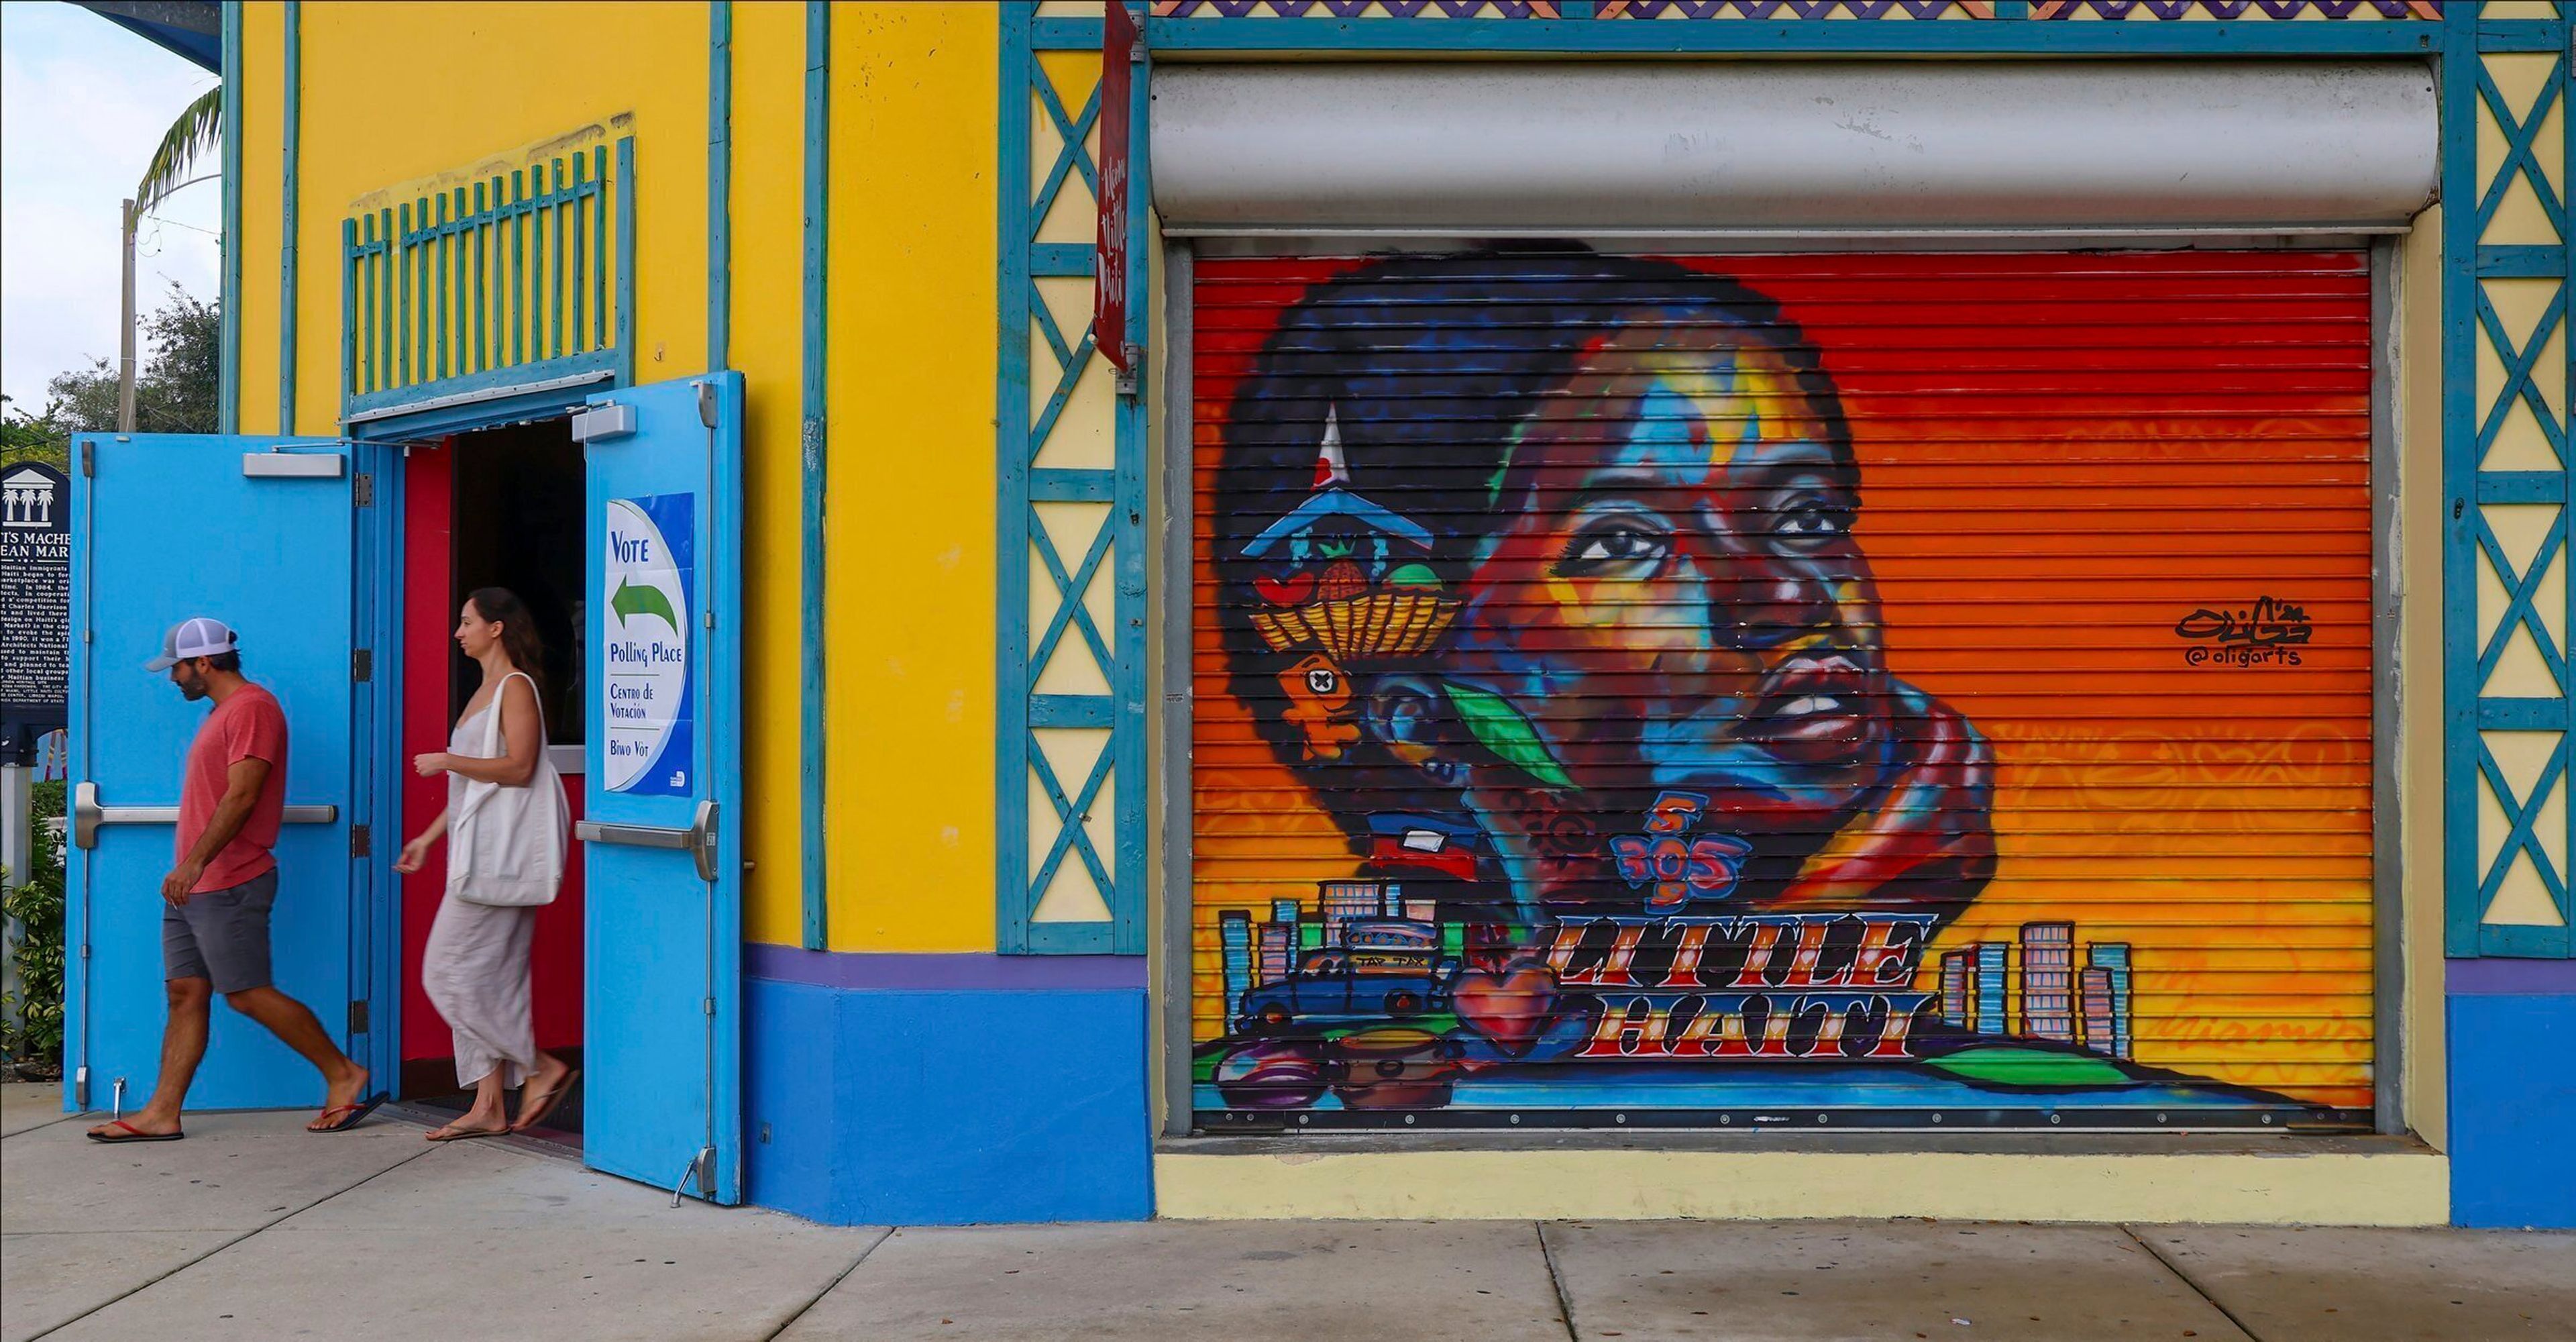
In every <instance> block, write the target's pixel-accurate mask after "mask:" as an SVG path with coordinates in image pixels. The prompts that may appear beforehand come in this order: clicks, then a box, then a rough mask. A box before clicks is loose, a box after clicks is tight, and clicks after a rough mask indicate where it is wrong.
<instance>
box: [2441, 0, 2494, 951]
mask: <svg viewBox="0 0 2576 1342" xmlns="http://www.w3.org/2000/svg"><path fill="white" fill-rule="evenodd" d="M2474 8H2475V7H2474V6H2462V7H2461V11H2468V10H2473V9H2474ZM2474 24H2475V15H2474V14H2473V13H2469V12H2460V11H2455V12H2453V13H2451V14H2450V15H2449V16H2448V17H2447V19H2446V21H2445V25H2444V26H2445V39H2444V40H2445V44H2446V45H2445V47H2444V50H2443V55H2442V104H2443V106H2442V198H2443V199H2444V200H2445V201H2449V202H2453V203H2452V204H2451V205H2450V206H2449V207H2448V208H2446V209H2444V210H2443V212H2442V492H2443V494H2444V495H2445V496H2446V497H2447V498H2448V499H2449V506H2448V508H2447V509H2446V510H2445V512H2444V522H2443V530H2442V777H2443V784H2444V785H2443V788H2442V816H2443V832H2444V834H2445V835H2446V836H2447V837H2446V842H2445V847H2444V851H2443V855H2442V888H2443V892H2444V897H2443V941H2444V949H2445V951H2446V952H2447V953H2448V954H2450V955H2453V956H2462V955H2475V954H2477V946H2478V920H2479V916H2480V914H2481V913H2482V912H2483V907H2484V906H2482V905H2480V904H2479V903H2478V902H2477V899H2476V891H2477V888H2478V876H2479V873H2478V870H2477V841H2476V836H2477V823H2478V810H2477V789H2478V782H2477V773H2478V759H2479V756H2480V755H2481V754H2483V753H2484V751H2483V748H2482V747H2481V746H2480V744H2479V739H2478V722H2477V701H2478V685H2477V683H2476V681H2475V680H2474V679H2473V678H2472V675H2471V667H2473V666H2474V664H2475V663H2474V654H2472V653H2471V652H2470V651H2469V644H2470V642H2471V641H2472V640H2473V639H2474V638H2475V637H2476V625H2477V589H2476V586H2475V584H2476V573H2475V571H2474V569H2473V567H2472V566H2473V564H2474V563H2475V559H2474V557H2473V556H2472V555H2471V553H2470V548H2471V541H2470V537H2471V536H2472V535H2473V534H2474V533H2475V531H2476V528H2477V523H2476V522H2475V521H2474V520H2472V519H2471V518H2470V517H2469V515H2468V514H2469V509H2470V507H2471V505H2472V502H2473V500H2474V499H2475V496H2476V493H2477V457H2476V449H2475V444H2476V441H2477V434H2476V414H2477V405H2476V394H2477V393H2476V378H2477V364H2476V359H2477V345H2476V340H2477V336H2476V334H2475V331H2474V330H2473V328H2472V322H2473V321H2474V317H2473V314H2474V313H2475V311H2476V309H2477V298H2478V291H2477V271H2476V268H2475V266H2474V265H2473V264H2463V259H2464V258H2469V257H2474V256H2475V255H2476V252H2477V235H2478V218H2477V211H2476V210H2475V209H2474V208H2473V207H2472V206H2471V205H2470V204H2469V202H2472V201H2474V200H2476V199H2477V195H2476V192H2477V166H2476V165H2477V140H2476V134H2477V116H2476V110H2475V108H2474V106H2473V105H2472V103H2471V101H2470V100H2471V99H2473V98H2475V97H2476V89H2477V84H2476V80H2477V73H2478V70H2477V66H2478V59H2477V53H2476V48H2475V35H2476V30H2475V27H2474ZM2464 95H2465V96H2464Z"/></svg>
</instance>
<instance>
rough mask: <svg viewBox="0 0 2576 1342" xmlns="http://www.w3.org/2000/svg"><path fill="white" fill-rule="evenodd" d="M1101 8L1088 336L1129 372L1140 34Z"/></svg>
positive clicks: (1115, 1)
mask: <svg viewBox="0 0 2576 1342" xmlns="http://www.w3.org/2000/svg"><path fill="white" fill-rule="evenodd" d="M1101 9H1102V19H1101V24H1100V194H1099V200H1100V233H1099V236H1098V238H1097V239H1095V240H1094V242H1093V244H1092V250H1091V256H1092V263H1091V271H1092V280H1093V286H1092V309H1091V335H1092V339H1093V341H1094V342H1095V343H1097V345H1098V346H1099V349H1100V353H1101V355H1102V357H1104V358H1106V359H1108V360H1109V364H1110V366H1111V367H1113V368H1115V369H1117V370H1118V371H1119V372H1121V373H1133V372H1135V371H1136V370H1135V368H1134V367H1133V366H1132V365H1133V363H1134V352H1133V349H1132V348H1131V347H1130V346H1129V345H1128V343H1127V160H1128V124H1127V104H1128V101H1129V97H1130V94H1131V92H1132V90H1133V88H1134V85H1135V57H1136V52H1137V49H1138V48H1139V47H1140V46H1141V45H1142V44H1143V41H1144V39H1143V38H1142V37H1141V36H1140V35H1139V34H1138V33H1137V31H1136V20H1135V17H1134V16H1133V15H1131V14H1129V13H1128V12H1127V6H1126V5H1124V4H1122V3H1119V0H1110V3H1109V4H1106V5H1103V6H1102V7H1101Z"/></svg>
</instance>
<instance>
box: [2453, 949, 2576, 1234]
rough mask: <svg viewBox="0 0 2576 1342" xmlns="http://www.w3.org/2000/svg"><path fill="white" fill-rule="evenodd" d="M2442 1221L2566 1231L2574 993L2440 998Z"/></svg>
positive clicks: (2574, 1152)
mask: <svg viewBox="0 0 2576 1342" xmlns="http://www.w3.org/2000/svg"><path fill="white" fill-rule="evenodd" d="M2450 1069H2451V1118H2450V1126H2451V1152H2450V1154H2451V1219H2452V1220H2453V1221H2454V1222H2457V1223H2458V1224H2460V1225H2464V1226H2546V1227H2553V1228H2561V1229H2565V1228H2576V993H2550V994H2483V993H2457V992H2454V993H2453V994H2451V996H2450Z"/></svg>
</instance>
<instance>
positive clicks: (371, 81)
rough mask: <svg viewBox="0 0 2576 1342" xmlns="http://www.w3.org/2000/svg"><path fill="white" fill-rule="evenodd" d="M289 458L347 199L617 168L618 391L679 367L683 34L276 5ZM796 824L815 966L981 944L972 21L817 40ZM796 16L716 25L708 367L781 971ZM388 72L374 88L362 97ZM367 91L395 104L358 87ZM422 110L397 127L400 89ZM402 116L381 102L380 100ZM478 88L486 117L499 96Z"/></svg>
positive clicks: (252, 62) (689, 345) (793, 897)
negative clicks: (824, 794)
mask: <svg viewBox="0 0 2576 1342" xmlns="http://www.w3.org/2000/svg"><path fill="white" fill-rule="evenodd" d="M284 10H285V7H284V5H283V4H279V3H274V2H273V0H260V2H258V3H253V4H250V5H247V6H245V12H244V41H243V51H244V76H243V79H244V84H243V87H244V94H243V97H242V99H241V102H242V115H243V117H244V119H245V124H244V130H243V136H242V143H243V153H242V169H243V171H242V200H243V202H244V206H243V216H244V217H243V228H242V238H241V247H242V252H241V255H242V262H243V264H242V274H243V284H242V293H241V298H240V303H239V307H240V311H241V363H240V378H241V382H240V385H241V398H240V399H241V407H242V410H241V427H242V429H243V431H244V432H249V433H266V432H273V431H275V430H276V429H277V428H278V419H279V416H278V386H279V359H278V347H279V302H280V292H279V280H280V274H281V272H280V247H279V242H280V238H281V236H282V227H283V209H282V197H283V186H284V169H283V158H282V151H283V144H284V120H283V115H282V113H283V103H284V99H283V83H282V76H283V61H284V48H285V17H284ZM302 14H303V18H302V28H301V36H302V48H303V67H304V79H303V87H302V97H303V116H302V145H301V156H300V164H299V177H300V189H299V192H298V195H299V198H300V202H301V204H300V212H301V217H300V221H299V227H298V230H297V232H298V237H299V247H300V250H301V253H302V255H301V258H300V264H299V266H298V274H299V277H300V291H299V294H298V301H297V304H296V306H297V320H296V327H297V360H298V369H297V390H296V405H295V415H294V424H293V429H294V431H296V432H301V433H307V434H317V435H318V434H329V433H332V432H334V431H335V430H336V426H337V420H338V416H339V413H340V400H341V388H340V325H341V322H340V246H341V242H340V228H341V221H342V220H343V219H345V218H347V217H349V215H350V214H352V213H353V212H354V210H355V209H356V208H358V207H359V206H360V204H361V203H362V202H364V203H365V204H369V205H372V204H374V203H378V202H380V201H390V200H402V199H410V198H413V197H414V196H416V195H418V194H420V193H422V192H425V191H429V190H433V189H435V188H437V187H440V186H452V185H455V184H458V183H466V184H470V183H471V182H473V181H474V180H477V179H478V178H481V177H484V176H488V175H489V174H490V173H491V172H493V171H494V170H496V169H501V170H506V169H508V168H511V167H517V166H521V165H524V164H526V163H529V162H533V161H537V160H539V159H542V158H545V157H548V156H551V155H554V154H558V153H560V152H561V148H560V141H561V140H562V138H563V137H565V136H567V135H571V134H575V133H580V132H584V131H585V130H587V134H588V137H589V138H588V139H587V140H586V141H585V142H584V143H589V142H608V143H612V144H613V142H614V141H615V140H616V139H617V138H619V137H621V136H625V135H630V134H631V135H632V136H633V137H634V139H635V146H636V181H637V187H636V190H637V195H636V204H637V210H636V221H637V222H636V250H637V257H638V268H637V279H636V313H635V319H636V351H635V361H636V370H637V374H636V375H637V378H638V380H639V381H644V382H655V381H663V380H667V379H671V378H678V377H685V376H688V375H690V374H693V373H696V372H699V371H702V370H703V369H704V368H705V367H706V366H707V363H706V340H707V322H706V309H707V295H708V279H707V264H706V259H707V258H706V246H707V232H706V218H707V211H706V190H707V178H706V166H707V91H708V10H707V7H706V6H705V5H704V4H700V3H694V2H691V0H672V2H670V3H655V4H626V5H620V6H617V7H616V10H615V15H616V55H617V59H615V60H600V59H593V58H585V57H584V56H583V54H582V53H585V52H590V53H596V52H597V51H598V49H599V38H600V20H601V15H602V10H601V9H600V8H599V7H597V6H591V5H581V4H562V3H530V4H514V5H508V6H497V5H485V4H453V3H418V4H406V5H353V4H328V3H317V4H308V5H305V6H304V7H303V11H302ZM833 26H834V34H833V53H832V55H833V75H832V113H833V115H832V121H833V128H832V134H833V140H834V143H835V144H836V145H837V146H838V152H837V153H835V154H834V155H833V171H832V183H831V189H832V215H831V247H832V258H831V264H830V272H831V280H832V285H831V289H832V297H831V304H832V306H831V313H830V328H831V339H830V359H829V365H828V370H827V376H828V380H829V393H828V396H829V418H830V423H831V464H832V481H833V483H832V506H831V508H830V513H831V516H832V519H833V525H832V527H831V548H830V561H829V573H830V577H829V587H830V594H831V595H830V601H831V606H830V610H831V616H830V618H831V631H832V632H831V637H832V640H833V648H832V652H831V655H830V657H829V659H828V662H827V665H826V668H825V674H826V685H827V694H828V696H829V698H828V701H827V702H828V715H829V718H830V731H829V739H830V747H829V758H828V762H827V770H828V777H829V780H830V782H829V793H830V800H829V808H830V809H829V811H828V813H827V814H828V816H829V820H828V825H829V828H830V831H831V833H832V834H833V835H834V836H835V842H834V843H833V844H832V846H831V851H832V859H831V860H832V867H831V870H830V872H829V880H830V902H831V906H832V922H831V929H830V931H831V940H830V944H831V946H832V948H833V949H837V950H890V951H990V950H991V949H992V945H993V900H992V894H991V890H992V870H993V857H992V848H993V835H992V819H991V817H992V786H993V784H992V774H993V768H992V732H993V655H994V653H993V648H994V635H993V630H992V627H991V622H990V621H989V620H988V619H984V618H981V617H978V618H974V619H959V618H958V614H959V612H964V611H982V610H989V609H990V607H991V604H992V594H993V582H994V576H993V547H994V543H995V540H994V537H995V532H994V517H993V508H992V498H993V489H994V479H993V475H994V466H993V427H992V416H993V410H992V406H993V380H994V350H993V339H992V313H993V310H994V301H995V298H994V283H995V282H994V273H995V251H996V242H995V230H994V220H995V216H996V202H995V199H994V196H993V187H992V178H993V164H994V161H995V157H996V149H995V143H994V137H995V134H996V130H995V116H994V108H995V97H996V91H997V87H998V84H997V81H998V74H997V66H998V62H999V52H998V49H997V43H998V41H999V33H1000V25H999V20H998V17H997V12H996V11H995V10H994V9H993V8H992V7H990V6H987V5H979V4H963V3H959V4H890V3H870V4H842V5H837V6H835V8H834V11H833ZM805 63H806V51H805V10H804V7H803V6H801V5H784V4H778V5H762V4H748V5H737V6H735V7H734V111H733V123H732V140H733V153H734V166H733V190H732V192H731V197H730V201H731V215H732V226H733V238H734V247H733V251H732V264H731V274H732V288H731V312H732V329H731V344H730V358H729V361H728V362H729V363H730V365H731V366H732V367H734V368H736V369H738V370H740V371H741V372H742V373H743V374H744V377H745V380H746V384H747V386H748V389H749V405H748V413H747V416H746V424H745V430H744V453H745V457H746V489H747V495H748V497H747V499H746V512H747V519H746V532H747V534H748V536H749V541H748V545H747V548H746V553H745V555H744V567H745V573H744V576H745V591H746V600H747V602H748V604H749V607H750V609H749V610H748V611H747V612H746V625H745V642H746V646H745V660H746V663H747V666H746V679H745V688H744V715H745V736H744V754H745V769H746V772H747V775H748V777H747V779H746V782H747V784H748V786H747V788H746V793H747V795H749V796H751V797H753V798H757V799H758V804H757V805H754V806H752V807H750V808H748V809H749V812H750V814H749V815H748V817H747V818H746V822H745V823H746V832H745V848H746V853H747V856H749V857H750V859H751V860H752V862H753V864H754V865H753V869H752V871H751V873H750V875H749V876H748V878H747V880H746V896H745V920H746V931H747V934H748V935H749V936H750V937H751V938H752V939H753V940H758V941H771V942H789V943H792V942H795V941H796V940H798V938H799V935H800V931H801V923H802V918H803V913H802V908H803V904H802V899H803V896H802V871H801V867H800V842H799V836H800V834H801V833H802V828H803V826H802V819H801V816H800V814H799V810H798V805H797V797H798V787H799V781H798V780H799V777H800V768H801V756H802V747H801V727H800V713H799V707H800V699H799V680H800V675H801V668H802V665H803V654H802V651H801V648H800V645H799V642H798V639H799V631H800V609H801V604H800V603H801V599H802V592H801V582H800V578H801V559H800V556H801V536H802V531H801V528H802V522H801V517H802V509H803V498H804V476H803V471H802V465H801V457H800V449H799V425H800V417H801V413H802V364H801V360H802V357H803V348H802V306H801V305H802V273H803V263H802V233H801V230H802V225H803V199H804V177H803V174H804V144H805V127H804V117H805V112H804V72H805ZM397 71H398V72H399V76H398V79H396V78H395V75H394V72H397ZM389 80H393V81H394V84H398V86H399V87H395V86H393V85H392V84H389V82H388V81H389ZM441 89H445V90H454V91H456V94H455V96H452V97H428V98H424V96H423V95H422V93H421V91H424V90H441ZM406 90H408V91H409V92H405V91H406ZM505 90H506V91H507V96H502V95H501V91H505Z"/></svg>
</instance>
